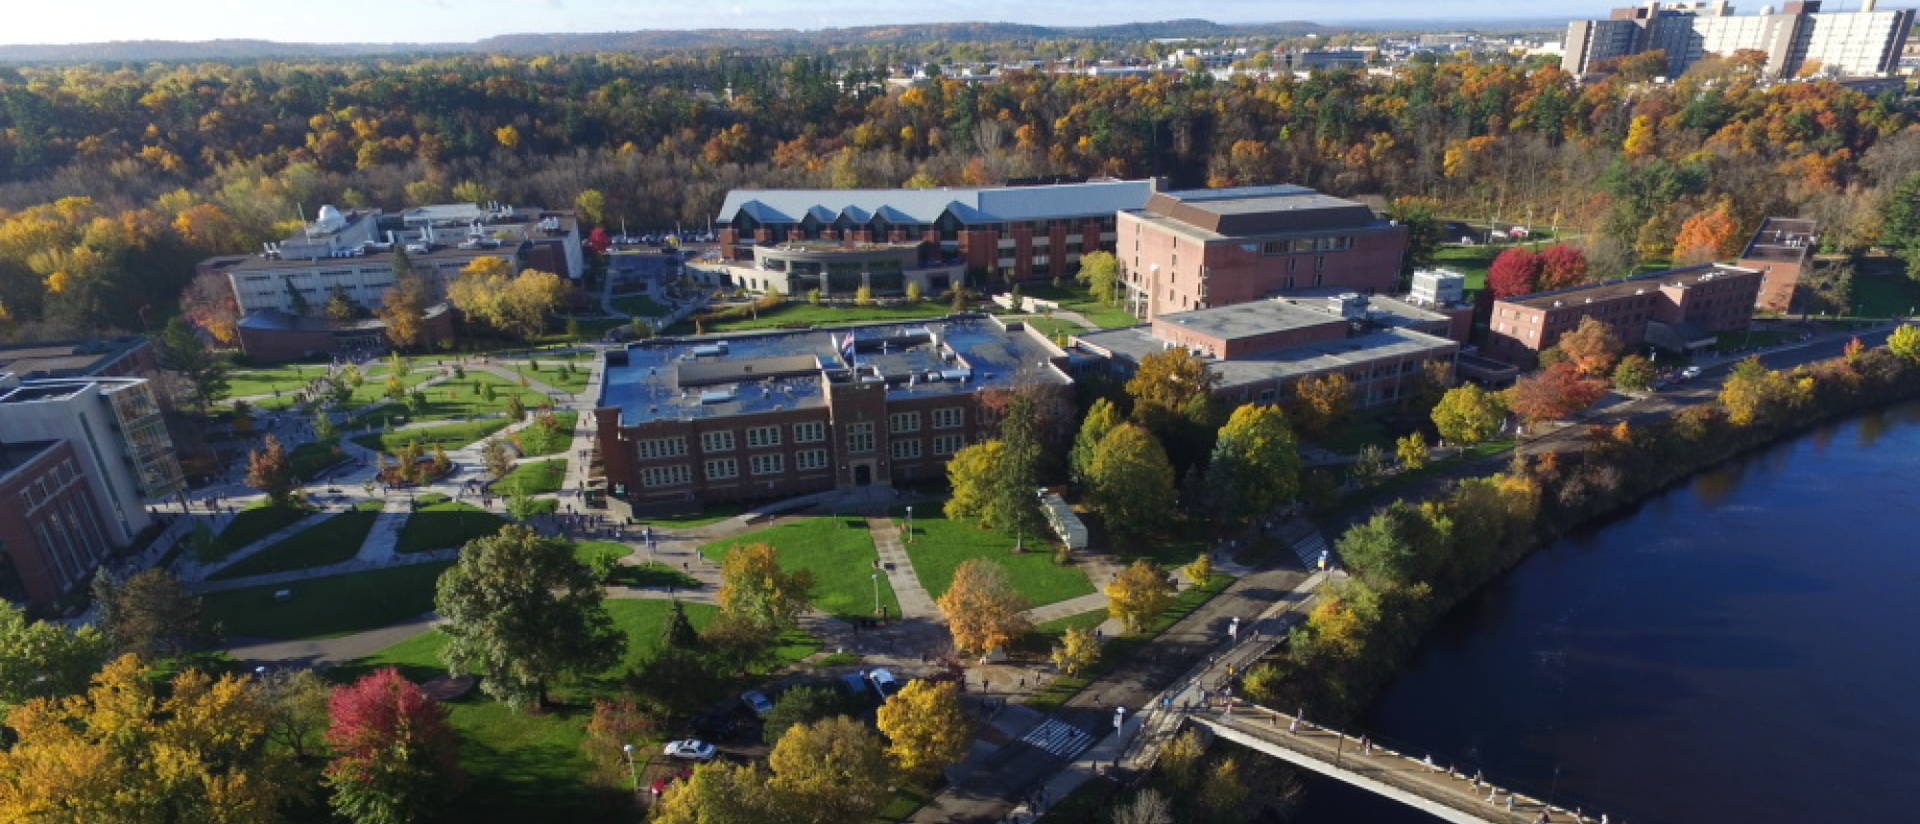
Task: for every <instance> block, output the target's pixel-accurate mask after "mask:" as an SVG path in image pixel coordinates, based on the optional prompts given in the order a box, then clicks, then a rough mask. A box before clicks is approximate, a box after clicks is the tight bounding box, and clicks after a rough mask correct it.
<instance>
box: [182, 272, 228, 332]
mask: <svg viewBox="0 0 1920 824" xmlns="http://www.w3.org/2000/svg"><path fill="white" fill-rule="evenodd" d="M180 311H181V312H182V313H183V314H185V315H186V318H187V319H188V320H191V321H193V324H194V325H195V326H198V327H200V328H201V329H205V330H206V331H207V334H209V335H212V336H213V339H214V340H216V341H219V342H220V343H222V344H225V345H228V346H231V345H233V344H236V343H239V342H240V304H239V303H238V302H237V301H235V300H234V298H233V282H232V281H230V280H228V279H227V275H226V273H224V272H214V271H209V272H202V273H200V274H198V275H195V276H194V278H193V281H192V282H191V283H189V284H188V285H187V288H186V291H184V292H182V293H181V294H180ZM167 325H168V326H172V325H173V324H172V322H171V321H169V322H168V324H167Z"/></svg>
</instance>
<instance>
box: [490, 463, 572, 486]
mask: <svg viewBox="0 0 1920 824" xmlns="http://www.w3.org/2000/svg"><path fill="white" fill-rule="evenodd" d="M566 479H567V459H566V458H554V459H552V460H546V461H528V462H526V463H523V464H520V465H518V466H515V467H514V468H513V471H512V472H508V473H507V475H506V477H504V478H501V479H500V480H497V481H494V482H493V491H494V492H495V493H496V494H500V495H511V494H514V493H516V492H517V493H520V494H522V495H544V494H546V493H549V492H559V491H560V486H561V484H562V482H564V481H566Z"/></svg>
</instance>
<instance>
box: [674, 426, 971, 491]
mask: <svg viewBox="0 0 1920 824" xmlns="http://www.w3.org/2000/svg"><path fill="white" fill-rule="evenodd" d="M966 445H967V438H966V436H965V435H959V434H953V435H940V436H937V437H935V438H934V439H933V454H934V455H937V456H942V457H944V456H947V455H952V454H953V453H955V452H958V451H960V449H961V448H962V447H965V446H966ZM921 448H922V447H921V441H920V439H918V438H910V439H904V440H898V441H894V442H893V448H892V453H893V458H894V460H900V461H908V460H914V459H916V458H919V457H920V456H921ZM828 465H829V459H828V456H827V450H825V449H806V450H802V451H799V452H795V453H793V468H794V469H795V470H796V471H799V472H816V471H819V470H823V469H826V468H827V467H828ZM702 470H703V475H704V477H705V478H706V480H708V481H728V480H733V479H734V478H738V477H740V461H739V459H738V458H709V459H707V461H706V463H705V465H704V466H702ZM747 470H748V472H750V473H751V474H753V475H778V474H781V473H783V472H785V471H787V457H786V455H785V454H783V453H779V452H769V453H766V454H762V455H749V456H747ZM640 482H641V484H642V485H644V486H647V487H664V486H684V485H686V484H690V483H693V471H692V470H691V469H690V468H689V467H688V466H687V465H686V464H673V465H671V466H650V467H647V468H645V469H642V470H640Z"/></svg>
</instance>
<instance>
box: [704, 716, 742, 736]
mask: <svg viewBox="0 0 1920 824" xmlns="http://www.w3.org/2000/svg"><path fill="white" fill-rule="evenodd" d="M739 728H740V722H739V720H738V719H735V718H734V717H733V715H732V714H730V713H724V712H716V713H711V714H708V715H701V716H696V717H695V718H694V719H693V731H694V733H695V734H697V735H699V736H700V737H702V738H705V739H707V740H709V741H726V740H728V739H731V738H732V737H733V734H734V732H735V731H736V730H738V729H739Z"/></svg>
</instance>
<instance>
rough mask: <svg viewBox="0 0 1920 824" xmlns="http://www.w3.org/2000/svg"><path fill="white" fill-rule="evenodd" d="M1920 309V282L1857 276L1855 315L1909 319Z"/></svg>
mask: <svg viewBox="0 0 1920 824" xmlns="http://www.w3.org/2000/svg"><path fill="white" fill-rule="evenodd" d="M1916 306H1920V281H1915V280H1912V279H1911V278H1906V277H1901V276H1899V275H1897V274H1895V275H1865V274H1862V275H1857V276H1855V277H1854V279H1853V313H1854V314H1855V315H1857V316H1859V317H1863V318H1896V317H1906V316H1907V315H1908V314H1910V313H1912V312H1913V311H1914V307H1916Z"/></svg>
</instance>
